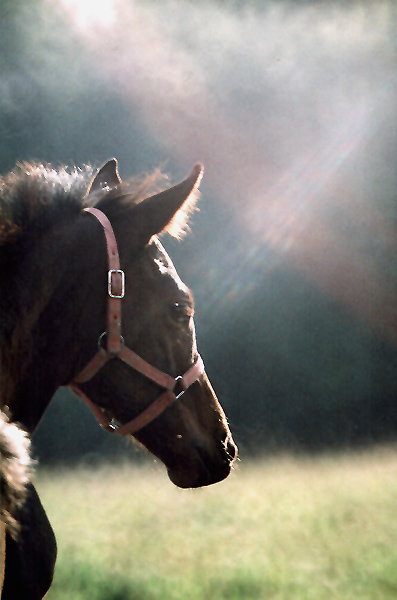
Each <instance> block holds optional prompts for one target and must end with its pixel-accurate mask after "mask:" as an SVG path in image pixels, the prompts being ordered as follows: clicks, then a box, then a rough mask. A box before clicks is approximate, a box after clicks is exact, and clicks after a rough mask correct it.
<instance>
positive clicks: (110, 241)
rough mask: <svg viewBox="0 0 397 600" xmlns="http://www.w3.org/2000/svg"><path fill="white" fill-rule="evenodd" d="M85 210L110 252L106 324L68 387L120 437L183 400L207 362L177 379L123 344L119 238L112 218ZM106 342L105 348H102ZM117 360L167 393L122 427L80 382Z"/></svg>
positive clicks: (147, 422) (96, 211) (193, 367)
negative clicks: (91, 353) (95, 349)
mask: <svg viewBox="0 0 397 600" xmlns="http://www.w3.org/2000/svg"><path fill="white" fill-rule="evenodd" d="M84 210H85V211H86V212H88V213H89V214H91V215H93V216H94V217H95V218H96V219H98V221H99V222H100V224H101V225H102V227H103V230H104V233H105V238H106V246H107V253H108V286H107V294H108V300H107V322H106V331H104V332H103V333H102V334H101V335H100V336H99V339H98V352H97V353H96V354H95V356H94V357H93V358H92V359H91V360H90V361H89V363H88V364H87V365H86V366H85V367H84V369H83V370H82V371H80V373H79V374H78V375H77V376H76V377H75V378H74V379H73V381H72V382H71V383H70V384H69V387H71V388H72V390H73V391H75V392H76V393H77V394H78V395H79V396H81V397H82V398H83V399H84V400H85V402H86V403H87V404H88V406H89V407H90V409H91V410H92V412H93V413H94V415H95V416H96V418H97V419H98V421H99V423H100V425H101V426H102V427H103V428H104V429H106V430H107V431H112V432H116V433H119V434H121V435H131V434H133V433H136V432H137V431H139V430H140V429H142V427H145V425H148V424H149V423H150V422H151V421H153V420H154V419H155V418H156V417H158V416H159V415H160V414H161V413H162V412H163V411H164V410H165V409H166V408H167V407H168V406H170V405H171V404H172V403H173V402H175V401H176V400H178V399H179V398H181V396H182V395H183V394H184V393H185V391H186V390H187V388H188V387H189V386H190V385H192V383H194V382H195V381H196V380H197V379H198V378H199V377H200V375H202V374H203V373H204V363H203V361H202V359H201V356H200V355H198V356H197V360H196V362H195V363H194V365H192V366H191V367H190V369H188V370H187V371H186V373H185V374H184V375H180V376H178V377H176V378H174V377H171V375H167V373H164V372H163V371H160V370H159V369H157V368H156V367H153V366H152V365H151V364H149V363H148V362H146V361H145V360H144V359H143V358H141V357H140V356H138V354H136V353H135V352H134V351H133V350H131V349H130V348H128V347H126V346H125V345H124V340H123V337H122V335H121V301H122V299H123V298H124V296H125V275H124V271H122V270H121V269H120V258H119V252H118V248H117V242H116V237H115V235H114V231H113V228H112V225H111V223H110V221H109V219H108V218H107V216H106V215H105V214H104V213H103V212H102V211H101V210H99V209H98V208H85V209H84ZM105 342H106V347H104V346H103V344H104V343H105ZM115 358H118V359H120V360H122V361H123V362H125V363H126V364H127V365H129V366H130V367H132V368H133V369H135V371H138V372H139V373H141V374H142V375H144V376H145V377H146V378H147V379H149V380H150V381H153V382H154V383H156V384H157V385H158V386H159V387H161V388H164V390H165V391H164V392H163V393H162V394H161V395H160V396H159V397H158V398H157V399H156V400H155V401H154V402H152V404H150V405H149V406H148V407H147V408H146V409H145V410H144V411H143V412H141V413H140V414H139V415H138V416H137V417H135V418H134V419H132V420H131V421H129V422H128V423H125V424H123V425H118V424H116V423H115V422H114V420H112V421H109V419H108V417H107V416H106V413H105V410H104V409H102V408H101V407H100V406H98V405H97V404H95V403H94V402H92V400H90V398H88V396H87V395H86V394H85V393H84V392H83V391H82V390H81V389H80V386H79V384H80V383H85V382H87V381H89V380H90V379H92V378H93V377H94V375H96V374H97V373H98V372H99V371H100V370H101V369H102V367H103V366H104V365H105V364H106V363H108V362H109V361H110V360H113V359H115Z"/></svg>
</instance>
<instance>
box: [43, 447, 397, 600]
mask: <svg viewBox="0 0 397 600" xmlns="http://www.w3.org/2000/svg"><path fill="white" fill-rule="evenodd" d="M36 484H37V488H38V490H39V493H40V494H41V497H42V499H43V503H44V505H45V507H46V508H47V511H48V514H49V517H50V520H51V522H52V524H53V526H54V529H55V532H56V535H57V539H58V544H59V558H58V563H57V569H56V576H55V580H54V584H53V587H52V588H51V591H50V592H49V594H48V599H49V600H268V599H270V600H332V599H335V600H382V599H395V598H397V518H396V517H397V448H395V447H394V448H391V447H389V448H379V449H376V450H372V451H367V452H362V453H355V454H340V455H329V456H322V457H317V458H315V459H310V458H302V457H301V458H298V457H288V456H286V457H278V458H270V459H267V460H261V461H258V462H241V463H239V465H238V466H237V468H236V470H235V471H234V473H233V474H232V475H231V477H229V479H228V480H226V481H224V482H222V483H220V484H218V485H215V486H212V487H210V488H206V489H200V490H179V489H177V488H175V487H174V486H173V485H172V484H171V483H170V482H169V480H168V479H167V476H166V474H165V472H164V470H163V469H162V468H161V467H160V466H159V467H157V466H154V467H153V466H152V467H150V466H146V467H138V466H134V465H128V466H127V465H123V466H120V467H118V468H110V467H99V468H93V469H88V468H85V469H80V470H71V471H63V472H58V473H56V472H53V471H51V472H44V473H39V474H38V475H37V476H36Z"/></svg>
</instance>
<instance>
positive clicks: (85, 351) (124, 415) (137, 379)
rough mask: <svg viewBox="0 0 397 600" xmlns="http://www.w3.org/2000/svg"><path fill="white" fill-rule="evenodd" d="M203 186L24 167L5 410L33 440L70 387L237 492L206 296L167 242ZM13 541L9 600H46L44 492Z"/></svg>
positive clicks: (206, 479) (29, 492)
mask: <svg viewBox="0 0 397 600" xmlns="http://www.w3.org/2000/svg"><path fill="white" fill-rule="evenodd" d="M202 174H203V169H202V167H201V165H196V166H195V167H194V168H193V169H192V171H191V173H190V175H189V176H188V177H187V178H186V179H185V180H183V181H181V182H180V183H178V184H176V185H175V186H173V187H167V188H166V189H162V188H161V186H160V179H161V178H160V174H159V173H154V174H153V175H151V176H146V177H143V178H141V179H137V178H134V179H131V180H128V181H122V180H121V178H120V175H119V171H118V163H117V161H116V159H111V160H109V161H107V162H106V163H105V164H104V165H103V166H102V167H101V168H100V169H99V170H98V171H97V172H96V173H95V172H94V171H93V169H92V168H91V167H89V166H84V167H82V168H75V167H74V168H72V169H68V168H67V167H63V168H59V169H55V168H54V167H52V166H51V165H42V164H38V163H32V164H30V163H24V164H20V165H18V167H17V168H16V169H15V170H14V171H12V172H11V173H9V174H8V175H6V176H5V177H4V178H2V180H1V183H0V268H1V273H2V277H1V282H0V286H1V288H0V324H1V325H0V326H1V334H0V369H1V371H0V376H1V379H0V381H1V399H2V400H1V404H2V407H3V410H5V411H6V412H7V414H8V415H9V417H10V420H11V421H12V422H14V423H18V424H19V426H20V427H21V428H23V429H24V430H25V431H26V432H27V434H28V435H29V436H31V435H32V433H33V432H34V430H35V428H36V427H37V425H38V423H39V422H40V419H41V417H42V416H43V413H44V411H45V410H46V408H47V406H48V404H49V402H50V400H51V398H52V397H53V395H54V393H55V392H56V390H57V389H58V388H59V387H60V386H70V387H71V388H72V389H73V390H74V391H75V392H76V393H77V394H79V395H80V396H81V397H82V398H83V399H84V400H85V401H86V402H87V404H88V406H89V407H90V408H91V409H92V410H93V412H94V414H95V416H96V417H97V418H98V420H99V422H100V424H101V426H102V427H104V428H105V429H106V430H108V431H110V432H113V433H116V434H119V435H124V436H127V437H129V436H133V437H134V438H135V439H136V440H137V441H138V442H139V443H140V444H142V445H143V446H144V447H145V448H146V449H147V450H148V451H149V452H151V453H152V454H153V455H154V456H155V457H157V458H159V459H160V460H161V461H162V463H163V464H164V465H165V467H166V469H167V472H168V476H169V478H170V480H171V481H172V482H173V483H174V484H175V485H176V486H179V487H181V488H195V487H201V486H206V485H210V484H213V483H216V482H218V481H222V480H223V479H225V478H226V477H227V476H228V475H229V473H230V471H231V469H232V467H233V464H234V461H235V459H236V455H237V447H236V445H235V443H234V441H233V438H232V434H231V432H230V429H229V426H228V423H227V419H226V416H225V413H224V412H223V409H222V407H221V405H220V403H219V401H218V399H217V397H216V395H215V392H214V390H213V389H212V387H211V384H210V381H209V379H208V377H207V375H206V372H205V368H204V363H203V361H202V358H201V356H200V355H199V353H198V349H197V343H196V335H195V327H194V319H193V316H194V302H193V296H192V294H191V292H190V290H189V289H188V288H187V286H186V285H185V284H184V283H183V282H182V280H181V279H180V277H179V276H178V273H177V271H176V269H175V267H174V265H173V263H172V261H171V259H170V257H169V256H168V254H167V252H166V251H165V249H164V247H163V245H162V244H161V242H160V240H159V234H161V233H163V232H168V233H170V234H171V235H173V236H175V237H180V236H181V235H182V234H183V232H184V231H185V230H186V227H187V221H188V217H189V214H190V212H191V211H192V210H193V209H194V206H195V202H196V199H197V196H198V186H199V183H200V180H201V177H202ZM15 518H16V520H17V521H18V523H19V533H18V536H16V537H15V538H13V537H12V536H11V535H9V533H7V538H6V564H5V577H4V587H3V594H2V600H8V599H10V598H18V599H19V600H23V599H25V598H26V599H29V600H40V599H41V598H43V596H44V595H45V593H46V592H47V590H48V588H49V587H50V585H51V582H52V577H53V572H54V567H55V560H56V554H57V548H56V540H55V536H54V533H53V531H52V527H51V525H50V523H49V521H48V518H47V515H46V513H45V510H44V508H43V506H42V504H41V502H40V499H39V497H38V495H37V493H36V490H35V488H34V486H33V485H32V483H31V482H29V483H28V484H27V486H26V498H25V502H24V504H23V506H22V507H20V508H19V510H18V511H17V514H16V517H15Z"/></svg>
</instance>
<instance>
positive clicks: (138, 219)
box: [134, 164, 204, 244]
mask: <svg viewBox="0 0 397 600" xmlns="http://www.w3.org/2000/svg"><path fill="white" fill-rule="evenodd" d="M203 172H204V169H203V167H202V165H200V164H198V165H195V166H194V167H193V169H192V172H191V173H190V175H189V177H187V178H186V179H185V180H184V181H181V182H180V183H178V184H177V185H175V186H173V187H171V188H169V189H167V190H164V191H163V192H160V193H159V194H156V195H154V196H151V197H150V198H146V199H145V200H142V202H140V203H139V204H137V206H136V207H135V209H134V223H135V224H136V228H137V236H138V240H139V243H141V244H146V243H147V242H148V241H149V240H150V238H151V237H152V236H153V235H156V234H158V233H161V232H162V231H168V232H169V233H171V235H173V236H175V237H179V236H180V235H181V234H182V232H183V229H184V226H185V225H186V222H187V217H188V215H189V212H190V211H191V210H192V208H193V207H194V204H195V201H196V199H197V196H198V186H199V185H200V181H201V178H202V176H203Z"/></svg>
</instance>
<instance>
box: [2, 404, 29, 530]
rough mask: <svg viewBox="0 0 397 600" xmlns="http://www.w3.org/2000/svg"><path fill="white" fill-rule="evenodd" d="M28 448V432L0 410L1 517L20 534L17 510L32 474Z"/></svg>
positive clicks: (7, 525)
mask: <svg viewBox="0 0 397 600" xmlns="http://www.w3.org/2000/svg"><path fill="white" fill-rule="evenodd" d="M29 450H30V439H29V437H28V435H27V433H26V432H25V431H23V429H21V428H20V427H18V425H16V424H15V423H10V422H9V420H8V418H7V416H6V415H5V414H4V413H3V412H2V411H1V410H0V519H1V520H2V521H4V522H5V524H6V528H7V530H8V531H9V532H10V534H11V535H12V536H13V537H16V536H17V535H18V522H17V520H16V518H15V511H16V509H17V508H18V506H21V505H22V503H23V501H24V499H25V493H26V484H27V483H28V482H29V479H30V475H31V469H32V462H31V459H30V454H29Z"/></svg>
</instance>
